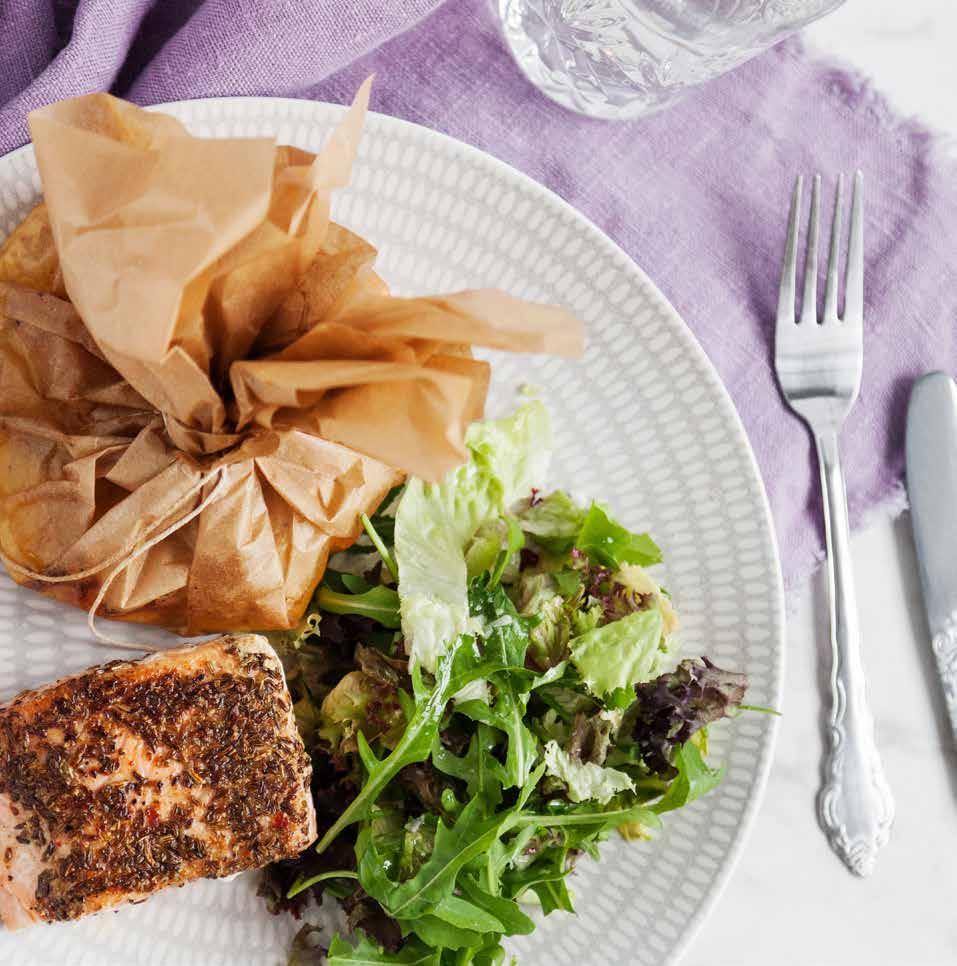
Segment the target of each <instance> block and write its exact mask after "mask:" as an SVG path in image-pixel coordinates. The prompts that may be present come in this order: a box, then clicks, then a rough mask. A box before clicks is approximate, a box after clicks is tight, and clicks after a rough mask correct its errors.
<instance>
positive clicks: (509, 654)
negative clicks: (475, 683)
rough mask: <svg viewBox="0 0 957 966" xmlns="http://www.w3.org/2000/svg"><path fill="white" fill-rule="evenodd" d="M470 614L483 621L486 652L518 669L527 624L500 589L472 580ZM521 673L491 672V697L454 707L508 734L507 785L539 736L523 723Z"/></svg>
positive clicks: (518, 779) (527, 763)
mask: <svg viewBox="0 0 957 966" xmlns="http://www.w3.org/2000/svg"><path fill="white" fill-rule="evenodd" d="M469 601H470V604H471V610H472V614H473V615H474V616H475V617H479V618H482V620H483V621H484V623H485V637H484V643H485V654H486V656H487V657H489V658H491V659H493V660H498V661H501V662H502V663H503V664H507V665H509V666H510V667H514V668H522V667H523V666H524V664H525V653H526V651H527V650H528V642H529V639H528V630H527V622H526V621H524V620H523V619H522V618H521V617H519V615H518V612H517V611H516V610H515V605H514V604H513V603H512V601H511V600H510V598H509V596H508V594H506V593H505V591H504V589H503V588H501V587H494V586H492V584H491V581H490V582H489V585H488V586H484V585H483V584H482V583H481V582H479V581H475V582H473V584H472V587H471V588H470V593H469ZM523 677H524V676H523V675H516V674H515V673H512V672H508V671H503V672H501V673H499V674H495V675H492V676H491V678H490V679H491V681H492V684H493V685H494V686H495V701H494V703H493V704H492V705H491V706H489V705H488V704H486V703H485V702H483V701H463V702H461V703H460V704H458V705H457V706H456V710H457V711H459V712H460V713H461V714H464V715H466V716H468V717H470V718H472V719H473V720H474V721H482V722H484V723H485V724H487V725H491V726H492V727H494V728H498V729H499V730H500V731H502V732H504V733H505V734H506V735H507V737H508V748H507V751H506V757H505V778H506V780H505V782H504V783H503V784H504V786H505V787H506V788H511V787H516V788H520V787H521V786H522V785H524V784H525V781H526V779H527V778H528V776H529V774H530V773H531V770H532V767H533V766H534V764H535V759H536V758H537V757H538V739H537V738H536V737H535V735H533V734H532V732H531V731H530V730H529V729H528V727H527V726H526V725H525V721H524V718H525V708H526V705H527V703H528V693H527V692H528V687H527V686H525V682H524V680H523Z"/></svg>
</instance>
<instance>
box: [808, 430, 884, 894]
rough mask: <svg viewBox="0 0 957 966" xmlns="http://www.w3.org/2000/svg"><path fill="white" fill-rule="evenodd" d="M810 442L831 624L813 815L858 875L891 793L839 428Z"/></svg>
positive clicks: (868, 861) (878, 836) (876, 839)
mask: <svg viewBox="0 0 957 966" xmlns="http://www.w3.org/2000/svg"><path fill="white" fill-rule="evenodd" d="M815 443H816V446H817V455H818V463H819V465H820V469H821V486H822V488H823V491H824V530H825V537H826V541H827V574H828V598H829V602H830V624H831V709H830V721H829V726H828V732H827V736H828V748H827V751H826V757H825V761H824V783H823V786H822V788H821V792H820V795H819V797H818V815H819V818H820V822H821V826H822V827H823V829H824V832H825V834H826V835H827V838H828V841H829V842H830V845H831V848H832V849H834V851H835V852H837V854H838V855H839V856H840V857H841V858H842V859H843V860H844V862H845V863H846V864H847V866H848V868H849V869H850V870H851V871H852V872H854V873H855V874H857V875H861V876H864V875H868V874H869V873H870V872H871V871H872V870H873V867H874V860H875V858H876V856H877V852H878V850H879V849H880V848H881V847H882V846H883V845H885V844H886V842H887V839H888V836H889V835H890V828H891V823H892V822H893V820H894V800H893V798H892V797H891V791H890V788H889V787H888V785H887V781H886V780H885V778H884V769H883V766H882V765H881V760H880V756H879V755H878V753H877V744H876V742H875V740H874V719H873V717H872V716H871V712H870V709H869V708H868V705H867V692H866V688H865V685H864V666H863V663H862V661H861V628H860V621H859V619H858V613H857V597H856V594H855V591H854V575H853V571H852V566H851V549H850V527H849V526H848V520H847V494H846V490H845V486H844V473H843V470H842V469H841V455H840V449H839V447H838V441H837V433H836V432H834V431H831V432H828V433H824V434H819V435H817V436H816V437H815Z"/></svg>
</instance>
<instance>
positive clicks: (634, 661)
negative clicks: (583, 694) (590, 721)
mask: <svg viewBox="0 0 957 966" xmlns="http://www.w3.org/2000/svg"><path fill="white" fill-rule="evenodd" d="M662 631H663V621H662V617H661V611H660V610H659V609H658V608H657V607H653V608H651V609H649V610H642V611H636V612H635V613H633V614H629V615H628V616H627V617H623V618H622V619H621V620H617V621H614V622H613V623H611V624H605V625H604V626H603V627H598V628H595V629H594V630H591V631H588V632H587V633H585V634H582V635H580V636H579V637H575V638H572V640H571V642H570V643H569V645H568V648H569V651H570V654H571V662H572V664H574V665H575V667H576V668H577V669H578V673H579V674H580V675H581V677H582V680H583V681H584V682H585V684H586V685H587V686H588V689H589V690H590V691H591V692H592V694H595V695H598V696H599V697H607V696H609V695H612V694H613V693H614V692H616V691H621V690H624V689H630V688H631V687H633V686H634V685H635V684H639V683H640V682H642V681H648V680H650V679H651V678H653V677H654V676H655V674H657V673H658V671H659V670H660V665H661V661H662V659H663V657H664V652H663V651H662V650H661V645H662ZM629 703H630V701H629Z"/></svg>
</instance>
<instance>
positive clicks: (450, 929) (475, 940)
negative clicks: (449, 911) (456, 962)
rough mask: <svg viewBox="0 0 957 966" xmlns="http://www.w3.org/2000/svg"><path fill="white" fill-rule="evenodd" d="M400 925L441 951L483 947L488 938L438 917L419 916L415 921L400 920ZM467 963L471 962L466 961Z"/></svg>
mask: <svg viewBox="0 0 957 966" xmlns="http://www.w3.org/2000/svg"><path fill="white" fill-rule="evenodd" d="M399 925H400V926H401V928H402V930H403V931H409V932H412V931H414V932H415V935H416V936H418V938H419V939H421V940H422V941H423V942H425V943H426V945H428V946H435V947H438V948H439V949H454V950H460V949H461V950H465V949H469V948H474V947H475V946H481V945H482V943H484V942H485V940H486V939H487V938H488V937H487V936H486V935H484V934H483V933H480V932H475V931H474V930H472V929H463V928H462V927H461V926H453V925H452V924H451V923H448V922H445V920H443V919H440V918H439V917H438V916H429V915H426V916H419V917H418V919H415V920H409V921H405V920H400V922H399ZM465 962H470V960H469V959H466V960H465Z"/></svg>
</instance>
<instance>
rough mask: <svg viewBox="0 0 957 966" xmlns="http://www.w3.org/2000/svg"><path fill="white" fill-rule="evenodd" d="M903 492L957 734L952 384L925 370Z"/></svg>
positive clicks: (955, 406)
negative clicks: (908, 510) (909, 515)
mask: <svg viewBox="0 0 957 966" xmlns="http://www.w3.org/2000/svg"><path fill="white" fill-rule="evenodd" d="M907 493H908V497H909V498H910V505H911V522H912V525H913V528H914V543H915V544H916V547H917V562H918V570H919V571H920V582H921V586H922V587H923V590H924V608H925V609H926V611H927V623H928V625H929V626H930V633H931V646H932V648H933V651H934V656H935V657H936V659H937V667H938V670H939V671H940V677H941V682H942V684H943V688H944V699H945V701H946V702H947V712H948V714H949V715H950V725H951V728H952V730H953V732H954V736H955V738H957V385H955V384H954V381H953V379H951V378H950V376H948V375H947V374H946V373H943V372H931V373H929V374H928V375H926V376H923V377H922V378H921V379H919V380H918V381H917V383H916V384H915V385H914V388H913V390H912V392H911V397H910V405H909V407H908V410H907Z"/></svg>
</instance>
